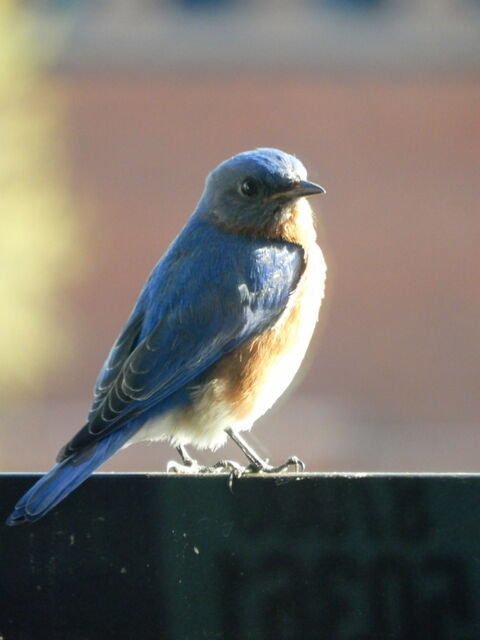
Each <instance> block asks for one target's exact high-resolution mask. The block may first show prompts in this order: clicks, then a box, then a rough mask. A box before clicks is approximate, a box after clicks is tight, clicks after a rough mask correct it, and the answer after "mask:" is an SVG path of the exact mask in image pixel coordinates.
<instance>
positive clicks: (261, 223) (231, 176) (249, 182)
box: [200, 148, 325, 233]
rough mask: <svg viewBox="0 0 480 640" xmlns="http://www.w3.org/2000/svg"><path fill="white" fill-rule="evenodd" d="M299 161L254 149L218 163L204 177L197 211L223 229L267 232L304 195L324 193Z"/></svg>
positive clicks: (284, 155)
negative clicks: (311, 180)
mask: <svg viewBox="0 0 480 640" xmlns="http://www.w3.org/2000/svg"><path fill="white" fill-rule="evenodd" d="M306 178H307V170H306V169H305V167H304V166H303V164H302V163H301V162H300V160H298V159H297V158H295V157H294V156H291V155H290V154H288V153H285V152H283V151H279V150H278V149H267V148H265V149H256V150H255V151H246V152H244V153H239V154H238V155H236V156H234V157H233V158H229V159H228V160H225V162H222V164H220V165H219V166H218V167H217V168H216V169H214V170H213V171H212V172H211V173H210V175H209V176H208V178H207V181H206V185H205V191H204V193H203V195H202V199H201V201H200V211H202V212H203V213H204V214H207V215H209V216H212V217H213V219H214V221H215V222H217V223H218V224H219V225H220V226H223V227H224V228H226V229H232V230H233V229H236V230H239V229H242V230H244V231H245V232H247V233H248V232H252V233H260V232H262V231H265V232H268V230H269V229H272V228H274V227H276V226H278V225H280V224H282V222H283V221H284V220H285V219H287V218H288V217H289V216H290V215H291V210H292V206H293V205H294V204H295V202H296V201H297V200H298V199H299V198H302V197H304V196H310V195H314V194H319V193H325V190H324V189H323V188H322V187H320V186H319V185H317V184H315V183H313V182H308V181H307V179H306Z"/></svg>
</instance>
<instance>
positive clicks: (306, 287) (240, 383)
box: [211, 199, 326, 428]
mask: <svg viewBox="0 0 480 640" xmlns="http://www.w3.org/2000/svg"><path fill="white" fill-rule="evenodd" d="M292 214H293V216H295V217H293V216H292V220H291V221H290V225H289V229H288V231H289V241H290V242H292V241H293V242H295V241H296V242H297V243H298V244H300V245H301V246H302V248H303V249H304V255H305V269H304V271H303V274H302V276H301V278H300V280H299V282H298V284H297V287H296V288H295V290H294V291H293V292H292V293H291V295H290V298H289V301H288V304H287V306H286V308H285V310H284V311H283V313H282V314H281V316H280V317H279V318H278V320H277V322H276V323H275V325H274V326H273V327H271V328H270V329H268V330H267V331H264V332H263V333H262V334H259V335H256V336H253V337H252V338H250V339H249V340H247V341H246V342H245V343H243V344H242V345H241V346H240V347H238V348H237V349H235V350H234V351H233V352H231V353H229V354H227V355H225V356H224V357H223V358H222V359H221V360H219V361H218V362H217V364H216V365H214V367H213V370H212V372H211V374H212V378H211V379H213V380H216V381H217V384H216V386H217V388H218V389H219V390H220V389H221V390H222V399H223V401H226V402H227V403H228V404H229V405H230V407H231V410H230V411H231V416H232V418H233V419H234V420H235V421H238V422H239V423H240V424H239V426H240V425H241V424H242V423H245V426H244V428H249V427H250V426H251V424H253V422H254V421H255V420H256V419H257V418H258V417H259V416H260V415H262V414H263V413H265V411H267V409H269V408H270V407H271V406H272V404H273V403H274V402H275V401H276V400H277V398H278V397H279V396H280V395H281V394H282V393H283V392H284V391H285V389H286V388H287V387H288V385H289V384H290V382H291V381H292V379H293V377H294V376H295V373H296V372H297V370H298V368H299V366H300V364H301V362H302V360H303V357H304V355H305V352H306V350H307V347H308V344H309V342H310V339H311V337H312V333H313V330H314V328H315V324H316V322H317V318H318V312H319V308H320V303H321V300H322V298H323V292H324V283H325V275H326V266H325V262H324V259H323V256H322V253H321V251H320V248H319V247H318V245H317V244H316V238H315V231H314V228H313V221H312V212H311V209H310V206H309V205H308V203H307V201H306V200H304V199H302V200H301V201H299V202H298V204H297V210H295V211H293V212H292ZM232 426H233V425H232ZM240 428H242V427H241V426H240Z"/></svg>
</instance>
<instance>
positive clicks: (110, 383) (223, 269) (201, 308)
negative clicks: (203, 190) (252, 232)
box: [59, 222, 304, 460]
mask: <svg viewBox="0 0 480 640" xmlns="http://www.w3.org/2000/svg"><path fill="white" fill-rule="evenodd" d="M303 268H304V256H303V250H302V249H301V247H299V246H298V245H295V244H290V243H284V242H276V241H268V240H252V239H250V238H246V237H243V236H239V235H235V234H229V233H226V232H224V231H221V230H220V229H218V228H216V227H214V226H212V225H210V224H208V223H198V222H197V223H196V224H192V223H190V224H189V225H187V227H186V228H185V229H184V231H183V232H182V234H180V236H179V237H178V238H177V240H176V241H175V243H174V244H173V245H172V247H171V248H170V250H169V251H168V252H167V254H166V255H165V256H164V258H163V259H162V260H161V261H160V262H159V264H158V265H157V267H156V268H155V269H154V271H153V272H152V275H151V276H150V279H149V280H148V282H147V284H146V286H145V288H144V290H143V291H142V294H141V296H140V300H139V303H138V304H137V307H136V309H135V310H134V312H132V315H131V317H130V320H129V322H128V323H127V326H126V328H125V329H124V331H123V333H122V334H121V336H120V338H119V339H118V340H117V342H116V343H115V345H114V347H113V349H112V351H111V353H110V355H109V358H108V359H107V362H106V364H105V365H104V367H103V369H102V372H101V374H100V376H99V379H98V381H97V387H96V390H97V391H96V392H97V396H96V400H95V401H94V404H93V407H92V411H91V412H90V415H89V420H88V423H87V424H86V425H85V427H84V428H83V429H82V430H81V431H80V432H79V433H78V434H77V435H76V436H75V437H74V438H73V439H72V440H71V441H70V443H68V444H67V445H66V447H64V449H63V450H62V451H61V453H60V454H59V459H60V460H61V459H63V458H65V457H66V456H68V455H70V454H71V453H73V452H75V451H79V450H82V449H86V448H88V447H90V446H91V445H92V444H93V443H94V442H95V441H97V440H98V439H100V438H103V437H104V436H105V435H106V434H107V433H110V432H111V431H112V430H114V429H117V428H118V427H119V426H121V425H123V424H125V423H126V422H127V421H128V420H130V419H132V418H134V417H137V416H139V415H141V414H142V413H143V412H145V411H146V410H148V409H149V408H150V407H152V406H153V405H158V404H159V403H161V402H162V401H163V400H164V399H165V398H167V397H168V396H169V395H171V394H172V393H174V392H175V391H177V390H178V389H179V388H181V387H182V386H183V385H185V384H186V383H188V382H189V381H191V380H193V379H194V378H195V377H196V376H198V375H199V374H200V373H202V372H203V371H204V370H205V369H207V368H208V367H209V366H210V365H212V364H213V363H214V362H216V361H217V360H218V359H219V358H221V357H222V356H223V355H224V354H225V353H227V352H229V351H231V350H232V349H234V348H235V347H236V346H238V345H239V344H241V343H242V342H243V341H244V340H246V339H248V338H249V337H250V336H252V335H254V334H256V333H258V332H260V331H262V330H264V329H265V328H267V327H268V326H270V325H272V324H273V323H274V322H275V320H276V319H277V318H278V316H279V315H280V314H281V312H282V311H283V310H284V309H285V306H286V304H287V302H288V298H289V295H290V293H291V292H292V291H293V290H294V289H295V287H296V285H297V283H298V281H299V279H300V276H301V274H302V271H303Z"/></svg>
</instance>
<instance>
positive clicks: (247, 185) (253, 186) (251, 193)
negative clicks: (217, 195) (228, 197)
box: [240, 178, 260, 198]
mask: <svg viewBox="0 0 480 640" xmlns="http://www.w3.org/2000/svg"><path fill="white" fill-rule="evenodd" d="M259 191H260V185H259V183H258V180H255V178H245V180H244V181H243V182H242V183H241V185H240V193H241V194H242V196H246V197H247V198H254V197H255V196H256V195H258V192H259Z"/></svg>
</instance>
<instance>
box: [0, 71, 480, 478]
mask: <svg viewBox="0 0 480 640" xmlns="http://www.w3.org/2000/svg"><path fill="white" fill-rule="evenodd" d="M56 82H57V83H58V84H59V86H60V87H61V88H62V89H63V90H64V92H65V93H66V96H67V101H68V113H69V136H70V145H71V147H70V148H71V159H72V165H73V168H72V180H73V188H74V192H75V194H76V197H77V203H79V204H80V206H81V209H82V214H81V217H82V220H81V222H82V224H83V225H84V230H85V234H86V237H87V252H88V255H87V256H86V258H87V261H88V263H89V268H88V271H87V272H86V274H85V277H84V279H83V281H82V282H80V283H78V285H76V286H74V287H71V288H70V289H69V290H68V292H67V295H65V299H64V300H62V306H63V308H64V309H65V318H64V321H65V322H69V323H71V324H72V325H73V327H74V330H75V335H76V344H75V345H74V346H75V348H76V354H77V355H76V357H75V358H73V359H72V360H71V361H70V362H69V364H68V366H67V367H66V368H65V369H64V370H63V371H60V372H59V373H58V374H57V375H56V376H55V377H54V379H52V381H51V389H50V391H49V392H48V393H46V394H45V396H44V397H42V398H41V399H40V401H38V402H36V403H35V404H34V405H32V404H29V401H28V399H27V398H26V399H25V403H24V406H22V407H18V408H17V409H16V410H15V412H14V413H12V414H8V415H7V416H5V421H4V428H3V430H2V433H1V434H0V436H1V438H2V442H3V448H4V449H5V448H7V450H8V451H9V452H11V453H9V456H8V462H5V461H4V462H3V466H4V467H5V466H6V467H8V468H11V469H40V468H46V467H47V466H48V464H49V461H50V460H53V457H54V453H55V452H56V448H57V447H59V446H60V445H61V444H63V441H64V440H65V439H66V438H68V437H70V435H71V434H72V433H73V431H74V430H75V429H76V428H77V427H79V426H80V421H81V419H82V415H83V413H84V412H85V411H86V410H87V408H88V403H89V401H90V392H91V387H92V385H93V382H94V379H95V376H96V373H97V370H98V368H99V366H100V365H101V363H102V360H103V358H104V356H105V355H106V353H107V351H108V349H109V347H110V345H111V343H112V341H113V339H114V337H115V335H116V333H117V332H118V331H119V329H120V327H121V325H122V323H123V322H124V320H125V319H126V316H127V314H128V312H129V310H130V308H131V306H132V304H133V302H134V300H135V298H136V295H137V293H138V290H139V288H140V286H141V285H142V283H143V281H144V280H145V278H146V276H147V275H148V273H149V271H150V269H151V268H152V267H153V265H154V264H155V262H156V261H157V259H158V258H159V256H160V255H161V253H162V252H163V251H164V249H165V248H166V246H167V245H168V243H169V242H170V240H171V239H172V238H173V237H174V235H175V234H176V233H177V232H178V231H179V230H180V228H181V226H182V225H183V224H184V222H185V221H186V219H187V217H188V215H189V214H190V212H191V211H192V210H193V208H194V206H195V204H196V201H197V199H198V197H199V195H200V192H201V190H202V188H203V181H204V177H205V175H206V173H207V172H208V171H209V170H211V169H212V168H213V167H214V166H215V165H216V164H217V163H218V162H220V161H221V160H223V159H224V158H226V157H228V156H230V155H233V154H234V153H236V152H238V151H241V150H245V149H249V148H252V147H256V146H277V147H280V148H283V149H285V150H287V151H289V152H292V153H294V154H296V155H298V156H299V157H300V158H301V159H302V160H303V161H304V162H305V164H306V165H307V167H308V168H309V170H310V176H311V177H312V178H313V179H314V180H317V181H318V182H320V184H322V185H323V186H325V187H326V189H327V195H326V196H325V197H324V198H323V199H322V200H321V202H320V200H318V201H316V202H315V204H316V205H317V207H318V205H320V209H321V214H320V216H319V218H320V225H319V227H320V229H319V230H320V236H321V238H322V243H323V245H324V247H325V249H326V254H327V258H328V263H329V267H330V271H329V281H328V288H327V301H326V304H325V308H324V310H323V311H324V313H323V316H322V322H321V330H320V331H319V332H318V340H317V346H316V349H315V352H314V354H313V355H312V356H311V357H310V359H309V361H310V368H309V369H308V372H307V373H306V375H305V378H304V380H303V383H302V385H301V386H300V387H299V389H298V391H297V392H296V393H295V394H293V395H292V397H291V399H290V400H288V401H287V402H286V403H284V404H283V405H281V407H280V408H279V409H277V410H276V411H275V412H273V413H271V414H270V415H269V416H268V417H266V418H265V419H264V420H263V423H264V426H263V427H260V426H258V428H257V429H255V432H254V434H255V436H256V437H258V438H259V439H260V440H262V441H263V442H265V443H266V444H267V445H268V446H267V449H266V452H267V453H268V454H271V455H272V456H274V457H275V459H277V458H280V457H281V456H282V455H286V454H291V453H296V454H298V455H300V456H302V454H306V455H303V457H305V458H306V459H307V462H309V463H310V467H311V468H318V469H330V468H339V469H342V468H350V469H352V468H353V469H383V468H389V469H397V470H399V469H404V468H410V469H417V470H422V469H423V470H428V469H437V470H439V469H447V468H448V469H450V470H453V469H457V468H461V469H469V470H475V469H477V470H478V468H479V466H480V463H478V464H477V462H476V461H477V455H476V451H478V449H479V445H480V434H479V433H478V431H479V429H478V426H479V425H478V421H479V419H478V416H479V415H480V396H479V394H478V379H479V368H480V340H479V338H480V328H479V322H480V294H479V285H478V282H479V276H480V256H479V252H478V246H477V245H478V241H479V238H480V216H479V211H478V203H479V196H480V182H479V169H480V166H479V164H480V163H479V148H480V117H479V113H480V81H479V79H478V78H465V79H456V80H442V79H441V78H430V79H417V80H406V79H405V80H402V79H397V80H392V81H389V80H383V81H380V80H377V81H374V80H369V79H366V78H362V79H358V80H351V79H347V78H346V79H344V80H338V79H337V80H332V79H328V78H327V77H323V76H322V77H316V76H314V75H311V76H303V77H302V76H298V75H297V76H296V77H292V76H291V75H290V76H289V77H285V76H284V75H282V74H281V73H276V74H268V75H258V76H255V75H253V76H252V75H251V74H238V75H234V76H232V75H231V74H226V75H225V76H218V75H202V76H201V75H184V76H174V75H138V76H136V77H132V76H116V77H112V76H98V77H89V76H78V77H77V78H68V79H67V78H61V77H60V78H57V79H56ZM299 413H300V414H303V420H299ZM293 420H295V423H296V424H295V426H293V425H292V424H291V423H292V421H293ZM302 421H303V423H304V426H303V427H302V428H300V426H297V423H298V422H300V423H302ZM25 438H29V439H30V441H31V442H33V443H34V444H35V446H34V452H32V451H31V450H30V451H24V449H25V445H24V442H25ZM293 441H295V444H292V443H293ZM433 445H434V446H433ZM30 449H31V448H30ZM170 453H171V452H170V451H168V447H167V446H166V445H160V446H152V447H149V448H146V447H136V448H131V449H130V450H128V451H127V452H125V453H122V454H120V455H119V456H118V457H117V458H116V459H114V461H113V462H112V463H110V466H109V467H108V468H111V469H112V468H115V469H119V468H124V469H139V468H145V467H148V468H151V469H152V468H158V469H161V468H163V465H164V461H165V459H168V457H169V456H170ZM222 455H223V454H222Z"/></svg>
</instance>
